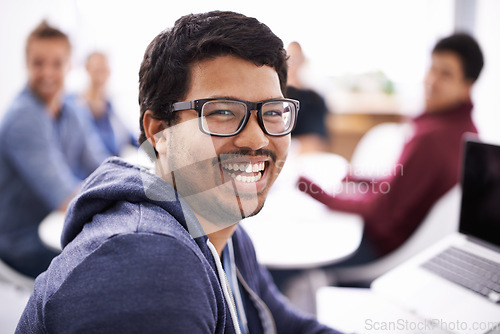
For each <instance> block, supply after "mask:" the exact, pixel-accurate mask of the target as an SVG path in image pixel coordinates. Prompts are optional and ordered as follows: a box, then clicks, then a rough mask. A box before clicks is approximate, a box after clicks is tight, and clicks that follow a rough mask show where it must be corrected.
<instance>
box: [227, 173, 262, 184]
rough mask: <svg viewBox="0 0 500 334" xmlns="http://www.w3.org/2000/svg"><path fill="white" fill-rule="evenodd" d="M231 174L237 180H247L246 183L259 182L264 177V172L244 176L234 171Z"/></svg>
mask: <svg viewBox="0 0 500 334" xmlns="http://www.w3.org/2000/svg"><path fill="white" fill-rule="evenodd" d="M230 175H231V177H232V178H233V179H235V180H236V181H240V182H246V183H253V182H257V181H259V180H260V179H261V178H262V173H259V174H257V175H255V176H244V175H240V174H238V175H236V174H234V173H231V174H230Z"/></svg>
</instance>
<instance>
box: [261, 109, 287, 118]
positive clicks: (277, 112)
mask: <svg viewBox="0 0 500 334" xmlns="http://www.w3.org/2000/svg"><path fill="white" fill-rule="evenodd" d="M282 115H283V111H280V110H268V111H266V112H265V113H264V117H270V116H279V117H281V116H282Z"/></svg>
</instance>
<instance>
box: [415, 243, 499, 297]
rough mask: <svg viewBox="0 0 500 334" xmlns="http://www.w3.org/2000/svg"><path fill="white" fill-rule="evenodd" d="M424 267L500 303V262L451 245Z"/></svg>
mask: <svg viewBox="0 0 500 334" xmlns="http://www.w3.org/2000/svg"><path fill="white" fill-rule="evenodd" d="M422 267H423V268H425V269H427V270H429V271H431V272H433V273H435V274H437V275H439V276H441V277H443V278H445V279H447V280H449V281H452V282H454V283H457V284H459V285H461V286H463V287H465V288H467V289H470V290H472V291H474V292H477V293H478V294H480V295H483V296H485V297H486V298H488V299H490V300H491V301H492V302H494V303H500V263H498V262H495V261H492V260H488V259H486V258H483V257H481V256H478V255H475V254H471V253H469V252H467V251H464V250H462V249H459V248H456V247H450V248H448V249H446V250H445V251H443V252H441V253H440V254H438V255H437V256H435V257H433V258H432V259H430V260H428V261H427V262H425V263H423V264H422Z"/></svg>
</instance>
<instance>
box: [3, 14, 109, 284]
mask: <svg viewBox="0 0 500 334" xmlns="http://www.w3.org/2000/svg"><path fill="white" fill-rule="evenodd" d="M70 55H71V45H70V41H69V39H68V37H67V36H66V35H65V34H64V33H63V32H61V31H60V30H58V29H56V28H54V27H51V26H50V25H48V24H47V23H46V22H45V21H44V22H42V23H41V24H40V25H39V26H38V27H36V29H35V30H34V31H33V32H32V33H31V34H30V35H29V37H28V39H27V42H26V68H27V72H28V83H27V85H26V87H25V88H24V89H23V90H22V91H21V92H20V94H19V95H18V96H17V97H16V98H15V99H14V101H13V102H12V104H11V106H10V108H9V109H8V110H7V112H6V114H5V116H4V118H3V120H2V123H1V125H0V192H1V193H0V258H1V259H2V260H3V261H4V262H5V263H7V264H8V265H10V266H11V267H13V268H14V269H16V270H18V271H19V272H21V273H23V274H25V275H28V276H32V277H36V276H37V275H38V274H39V273H41V272H42V271H44V270H45V269H46V268H47V267H48V265H49V263H50V261H51V260H52V258H53V257H54V256H56V255H57V252H56V251H53V250H51V249H49V248H47V247H46V246H44V244H43V243H42V241H41V240H40V238H39V236H38V225H39V223H40V222H41V221H42V220H43V218H44V217H45V216H47V215H48V214H49V213H50V212H52V211H54V210H61V211H64V210H65V209H66V206H67V205H68V203H69V201H70V199H71V198H72V196H73V194H74V193H75V192H76V190H77V188H78V186H79V183H80V182H81V181H82V180H83V179H84V178H85V177H87V176H88V175H89V174H90V173H91V172H92V171H93V170H94V169H95V168H97V167H98V166H99V164H100V163H101V162H102V161H103V160H104V159H105V158H106V157H107V155H108V152H107V151H106V149H105V148H104V147H103V146H102V144H101V143H100V141H99V139H98V138H97V135H96V134H95V133H94V132H93V131H91V129H92V128H91V125H90V123H88V120H86V119H85V118H84V117H80V116H79V115H78V113H76V112H75V111H74V110H73V107H72V105H71V104H69V103H68V102H67V101H66V100H65V96H64V79H65V76H66V74H67V72H68V70H69V68H70ZM89 129H90V130H89Z"/></svg>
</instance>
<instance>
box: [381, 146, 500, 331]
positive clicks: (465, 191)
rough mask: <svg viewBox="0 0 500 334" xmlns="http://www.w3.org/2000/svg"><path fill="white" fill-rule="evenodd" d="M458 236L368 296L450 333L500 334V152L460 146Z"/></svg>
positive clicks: (393, 273)
mask: <svg viewBox="0 0 500 334" xmlns="http://www.w3.org/2000/svg"><path fill="white" fill-rule="evenodd" d="M461 186H462V200H461V207H460V221H459V231H457V232H456V233H453V234H451V235H450V236H448V237H446V238H444V239H442V240H440V241H439V242H437V243H436V244H434V245H433V246H431V247H430V248H428V249H426V250H424V251H423V252H421V253H420V254H418V255H417V256H415V257H414V258H412V259H410V260H409V261H407V262H405V263H404V264H402V265H400V266H398V267H397V268H395V269H393V270H391V271H389V272H388V273H386V274H384V275H382V276H381V277H379V278H378V279H376V280H375V281H374V282H373V283H372V286H371V287H372V290H373V291H374V292H375V293H376V294H379V295H382V296H384V297H387V298H389V299H390V300H392V301H393V302H395V303H396V304H398V305H399V306H401V307H402V308H403V309H405V310H407V311H409V312H411V313H412V314H413V315H417V316H418V317H419V318H420V319H424V320H425V321H426V323H428V324H432V326H435V327H436V329H437V328H439V329H440V330H446V331H448V332H450V333H463V334H465V333H468V334H484V333H493V332H494V333H500V146H497V145H492V144H487V143H483V142H480V141H478V140H477V139H466V140H465V142H464V159H463V165H462V179H461Z"/></svg>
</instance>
